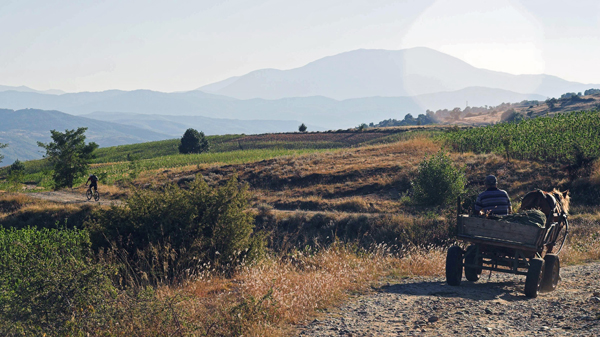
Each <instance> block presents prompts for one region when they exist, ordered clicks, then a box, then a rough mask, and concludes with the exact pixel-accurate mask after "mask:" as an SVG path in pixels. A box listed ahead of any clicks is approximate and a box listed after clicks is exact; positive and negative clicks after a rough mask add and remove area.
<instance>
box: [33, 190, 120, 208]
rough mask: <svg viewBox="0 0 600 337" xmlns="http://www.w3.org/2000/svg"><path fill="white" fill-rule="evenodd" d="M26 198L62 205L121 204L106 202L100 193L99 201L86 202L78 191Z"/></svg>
mask: <svg viewBox="0 0 600 337" xmlns="http://www.w3.org/2000/svg"><path fill="white" fill-rule="evenodd" d="M27 196H29V197H31V198H37V199H43V200H47V201H52V202H57V203H62V204H83V203H90V204H98V205H113V204H115V205H118V204H120V203H121V201H119V200H106V199H104V198H103V195H102V193H100V200H99V201H94V200H93V199H92V200H89V201H88V200H87V198H86V197H85V191H83V192H82V191H78V190H61V191H51V192H36V193H28V194H27Z"/></svg>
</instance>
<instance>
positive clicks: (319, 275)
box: [159, 245, 445, 336]
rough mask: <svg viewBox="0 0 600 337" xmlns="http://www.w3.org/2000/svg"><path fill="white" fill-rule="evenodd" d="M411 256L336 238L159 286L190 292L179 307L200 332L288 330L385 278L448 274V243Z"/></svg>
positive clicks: (173, 292)
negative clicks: (359, 247) (226, 272)
mask: <svg viewBox="0 0 600 337" xmlns="http://www.w3.org/2000/svg"><path fill="white" fill-rule="evenodd" d="M404 255H405V257H404V258H399V257H397V256H396V255H392V254H390V253H389V251H388V249H387V248H386V247H385V246H379V247H377V248H376V249H375V250H374V251H373V252H371V253H365V252H360V251H356V250H354V249H353V248H352V247H351V246H347V245H333V246H331V247H330V248H327V249H322V250H319V251H305V252H300V251H297V252H295V253H294V254H291V255H286V256H282V257H270V258H267V259H265V260H263V261H261V262H260V263H258V264H256V265H253V266H246V267H243V268H241V269H240V270H239V271H238V272H237V274H236V275H235V276H234V277H232V278H224V277H222V276H219V275H208V274H207V275H204V276H203V277H200V278H199V279H197V280H195V281H192V282H189V283H188V284H186V285H184V286H182V287H179V288H175V287H164V288H162V289H161V290H160V291H159V293H160V296H161V297H162V298H163V299H165V300H166V299H172V298H180V299H184V300H181V301H180V302H178V304H177V307H178V308H179V309H180V312H181V313H183V315H184V316H183V317H182V319H183V320H185V321H186V322H192V323H193V324H192V325H194V328H193V329H195V331H196V332H195V333H192V334H193V335H196V334H197V335H202V334H207V335H223V336H233V335H244V336H288V335H290V334H292V333H293V329H294V328H293V327H294V325H296V324H301V323H303V322H306V321H307V320H310V319H312V318H314V317H317V316H318V315H319V314H320V313H321V312H322V310H323V309H326V308H330V307H332V306H335V305H337V304H339V303H340V302H341V301H343V300H344V299H346V298H347V297H348V296H351V295H350V294H352V293H357V292H364V291H367V290H369V289H370V288H371V287H372V286H373V285H374V284H376V283H377V281H378V280H380V279H381V278H382V277H385V276H414V275H420V276H432V275H435V276H440V275H442V274H443V270H444V269H443V268H444V261H445V259H444V256H445V250H443V249H439V248H438V249H435V248H432V249H428V250H426V249H412V250H410V251H406V252H404Z"/></svg>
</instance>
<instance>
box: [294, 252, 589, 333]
mask: <svg viewBox="0 0 600 337" xmlns="http://www.w3.org/2000/svg"><path fill="white" fill-rule="evenodd" d="M599 271H600V262H594V263H588V264H584V265H577V266H569V267H564V268H562V269H561V282H560V283H559V285H558V288H557V289H556V290H555V291H553V292H548V293H541V294H540V295H539V296H538V297H537V298H535V299H531V298H527V297H525V295H524V294H523V287H524V283H525V277H524V276H517V275H510V274H501V273H493V274H492V275H491V277H490V278H488V274H487V273H485V276H484V275H482V279H481V280H479V281H478V282H476V283H473V282H468V281H465V280H463V282H462V283H461V285H460V286H458V287H452V286H449V285H447V284H446V283H445V279H444V278H439V277H437V278H410V279H404V280H396V281H394V282H392V283H391V284H390V283H388V284H387V285H384V286H381V287H380V288H377V289H374V291H373V292H371V293H369V294H366V295H363V296H358V297H355V298H353V299H352V300H350V301H349V302H347V303H346V304H345V305H344V306H343V307H341V308H339V309H337V310H335V311H333V312H330V313H329V314H327V315H326V316H325V317H323V318H322V319H315V320H314V321H312V322H311V323H309V324H307V325H306V326H303V327H300V330H301V331H300V333H299V335H300V336H534V335H535V336H600V278H599V277H598V274H599Z"/></svg>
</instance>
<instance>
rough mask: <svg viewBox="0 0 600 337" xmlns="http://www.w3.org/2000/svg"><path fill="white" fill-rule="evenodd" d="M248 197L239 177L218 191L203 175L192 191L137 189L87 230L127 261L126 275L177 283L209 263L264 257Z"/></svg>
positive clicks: (98, 213)
mask: <svg viewBox="0 0 600 337" xmlns="http://www.w3.org/2000/svg"><path fill="white" fill-rule="evenodd" d="M249 197H250V195H249V193H248V189H247V187H245V186H241V185H240V184H239V183H238V180H237V177H233V178H232V179H230V180H229V181H228V182H227V183H226V184H225V185H224V186H222V187H215V188H211V187H210V186H208V185H207V184H206V182H205V181H204V180H203V179H202V178H201V177H198V178H197V179H196V180H195V181H194V182H192V183H191V184H190V185H189V188H188V189H182V188H179V187H178V186H176V185H168V186H166V187H165V188H164V189H162V190H160V191H152V190H138V191H136V192H135V193H133V195H132V196H131V197H130V198H129V199H128V200H127V201H126V204H125V206H124V207H121V206H114V207H112V208H110V209H108V210H102V209H100V210H97V211H96V212H95V213H94V214H93V215H92V219H91V220H90V221H88V222H86V226H87V227H88V228H89V229H90V230H91V231H92V241H93V242H94V245H95V247H96V248H110V249H112V250H113V252H115V253H116V254H117V255H119V256H121V257H124V260H125V261H127V264H128V265H127V268H124V269H123V273H122V274H123V275H124V276H126V277H131V280H134V281H135V282H138V281H142V282H145V281H148V282H149V283H150V284H158V283H161V282H172V281H177V280H181V279H182V278H185V277H186V276H187V275H189V274H194V273H196V272H199V271H200V270H202V269H203V268H206V266H208V265H210V266H214V267H216V268H220V269H225V270H229V269H230V268H232V267H234V266H235V265H236V264H238V263H239V262H241V261H248V260H253V259H255V258H256V257H258V256H259V255H260V254H261V251H262V249H263V244H262V237H261V236H260V235H253V228H254V215H253V214H252V213H251V212H249V211H248V210H249ZM127 270H129V271H131V270H133V271H134V273H133V275H128V274H127V273H129V272H128V271H127ZM125 281H127V279H125Z"/></svg>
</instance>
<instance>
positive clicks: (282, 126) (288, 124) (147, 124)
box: [83, 112, 323, 137]
mask: <svg viewBox="0 0 600 337" xmlns="http://www.w3.org/2000/svg"><path fill="white" fill-rule="evenodd" d="M83 117H87V118H92V119H97V120H102V121H108V122H114V123H119V124H124V125H132V126H136V127H139V128H142V129H146V130H151V131H155V132H159V133H165V134H168V135H170V136H172V137H181V136H182V135H183V133H184V132H185V130H187V129H188V128H194V129H196V130H198V131H203V132H204V134H206V135H224V134H259V133H277V132H293V131H298V126H299V125H300V124H301V122H299V121H289V120H288V121H277V120H239V119H222V118H208V117H202V116H167V115H144V114H134V113H123V112H94V113H91V114H87V115H83ZM308 128H309V129H310V130H311V131H321V130H323V128H319V127H317V126H313V125H309V126H308Z"/></svg>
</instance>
